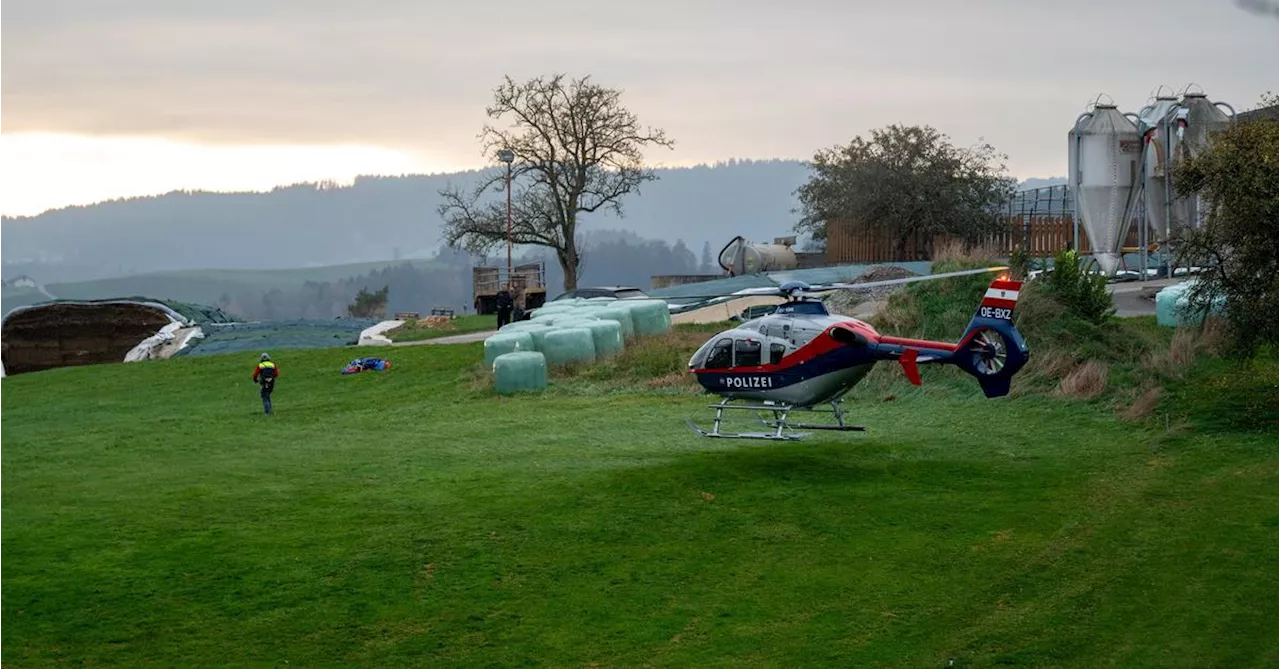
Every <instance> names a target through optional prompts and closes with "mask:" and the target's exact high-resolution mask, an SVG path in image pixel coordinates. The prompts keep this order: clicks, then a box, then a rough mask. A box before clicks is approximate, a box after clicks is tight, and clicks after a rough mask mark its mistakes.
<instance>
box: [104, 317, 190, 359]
mask: <svg viewBox="0 0 1280 669" xmlns="http://www.w3.org/2000/svg"><path fill="white" fill-rule="evenodd" d="M203 336H204V331H203V330H201V329H200V328H198V327H191V326H189V325H186V324H184V323H179V322H177V321H174V322H171V323H169V324H168V325H166V326H164V327H162V328H160V331H159V332H157V333H155V334H153V335H151V336H150V337H147V338H146V339H143V340H142V341H140V342H138V345H137V346H134V347H133V349H132V350H130V351H129V352H128V353H126V354H125V356H124V361H125V362H139V361H142V360H151V359H153V358H168V357H170V356H172V355H173V354H174V353H177V352H178V351H181V350H182V349H184V348H186V346H187V344H188V343H189V342H190V341H191V340H192V339H198V338H200V337H203Z"/></svg>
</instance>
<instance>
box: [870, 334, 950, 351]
mask: <svg viewBox="0 0 1280 669" xmlns="http://www.w3.org/2000/svg"><path fill="white" fill-rule="evenodd" d="M880 343H881V344H895V345H897V346H913V347H915V348H931V349H933V350H935V351H954V350H956V344H952V343H951V342H946V341H929V340H927V339H905V338H903V337H890V336H887V335H880Z"/></svg>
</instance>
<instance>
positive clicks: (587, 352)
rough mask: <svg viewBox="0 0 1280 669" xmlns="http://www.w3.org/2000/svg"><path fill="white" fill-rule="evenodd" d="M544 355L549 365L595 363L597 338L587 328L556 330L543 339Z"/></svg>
mask: <svg viewBox="0 0 1280 669" xmlns="http://www.w3.org/2000/svg"><path fill="white" fill-rule="evenodd" d="M542 354H543V355H544V356H546V359H547V364H548V365H563V364H567V363H570V362H595V359H596V342H595V337H594V336H593V335H592V334H591V330H589V329H587V328H585V327H573V328H563V329H561V328H555V329H553V330H552V331H551V332H548V333H547V334H546V336H545V337H543V339H542Z"/></svg>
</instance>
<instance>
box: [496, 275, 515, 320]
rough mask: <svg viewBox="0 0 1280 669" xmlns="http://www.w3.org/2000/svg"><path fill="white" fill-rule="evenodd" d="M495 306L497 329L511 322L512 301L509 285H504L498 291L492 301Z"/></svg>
mask: <svg viewBox="0 0 1280 669" xmlns="http://www.w3.org/2000/svg"><path fill="white" fill-rule="evenodd" d="M494 303H495V306H497V307H498V327H499V328H501V327H502V326H504V325H506V324H507V323H510V322H511V307H512V306H514V300H512V298H511V285H510V284H505V285H503V286H502V289H501V290H499V291H498V295H497V297H496V298H495V300H494Z"/></svg>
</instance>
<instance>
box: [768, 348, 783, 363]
mask: <svg viewBox="0 0 1280 669" xmlns="http://www.w3.org/2000/svg"><path fill="white" fill-rule="evenodd" d="M786 354H787V347H786V346H783V345H782V344H769V364H770V365H776V364H778V363H780V362H782V356H784V355H786Z"/></svg>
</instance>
